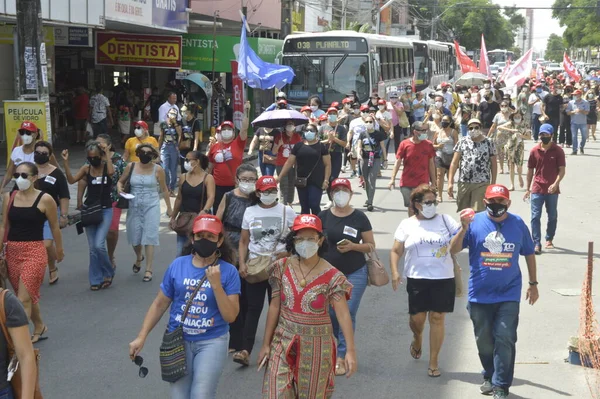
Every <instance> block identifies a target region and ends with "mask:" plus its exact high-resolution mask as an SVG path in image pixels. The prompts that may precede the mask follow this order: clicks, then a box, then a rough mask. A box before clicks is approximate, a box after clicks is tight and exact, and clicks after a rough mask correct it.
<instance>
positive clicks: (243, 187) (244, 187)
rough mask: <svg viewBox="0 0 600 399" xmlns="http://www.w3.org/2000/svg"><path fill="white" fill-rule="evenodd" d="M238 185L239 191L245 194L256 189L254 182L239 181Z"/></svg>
mask: <svg viewBox="0 0 600 399" xmlns="http://www.w3.org/2000/svg"><path fill="white" fill-rule="evenodd" d="M238 187H239V188H240V191H241V192H243V193H244V194H246V195H250V194H252V193H253V192H254V191H256V183H246V182H240V184H239V186H238ZM261 198H262V197H261Z"/></svg>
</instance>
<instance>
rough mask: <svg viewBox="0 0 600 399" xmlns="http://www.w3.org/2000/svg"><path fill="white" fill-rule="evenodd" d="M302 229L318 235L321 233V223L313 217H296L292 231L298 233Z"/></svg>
mask: <svg viewBox="0 0 600 399" xmlns="http://www.w3.org/2000/svg"><path fill="white" fill-rule="evenodd" d="M303 229H313V230H316V231H318V232H319V233H322V232H323V223H322V222H321V219H319V218H318V217H317V216H315V215H298V216H296V219H295V220H294V225H293V226H292V231H300V230H303Z"/></svg>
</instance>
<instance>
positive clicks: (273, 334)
mask: <svg viewBox="0 0 600 399" xmlns="http://www.w3.org/2000/svg"><path fill="white" fill-rule="evenodd" d="M326 245H327V241H326V240H325V238H324V236H323V227H322V224H321V220H320V219H319V218H318V217H317V216H314V215H300V216H298V217H297V218H296V220H295V221H294V225H293V227H292V232H291V233H290V234H289V235H288V237H287V250H288V252H291V253H292V254H293V255H294V256H291V257H289V258H284V259H281V260H279V261H277V262H275V264H274V269H273V271H272V274H271V277H270V279H269V282H270V283H271V286H272V289H273V293H272V299H271V304H270V306H269V313H268V315H267V326H266V330H265V336H264V341H263V346H262V349H261V350H260V353H259V355H258V360H259V364H261V365H262V364H263V363H264V362H266V361H268V365H267V369H266V372H265V378H264V383H263V398H264V399H327V398H330V397H331V395H332V394H333V390H334V379H335V376H334V368H335V361H336V347H335V339H334V337H333V328H332V326H331V319H330V318H329V317H328V310H329V305H332V306H333V308H334V310H335V313H336V317H337V319H338V321H339V323H340V326H341V328H342V331H343V333H344V337H346V344H347V352H346V357H345V363H346V370H347V373H346V376H347V377H350V376H351V375H352V374H353V373H354V372H355V371H356V365H357V364H356V351H355V349H354V332H353V330H352V321H351V319H350V312H349V310H348V303H347V300H348V299H349V298H350V293H351V290H352V285H351V284H350V283H349V282H348V280H347V279H346V277H345V276H344V275H343V274H342V273H341V272H340V271H338V270H337V269H336V268H335V267H333V266H332V265H330V264H329V263H328V262H327V261H326V260H324V259H323V258H321V254H322V253H324V252H325V251H326V249H327V248H325V247H326Z"/></svg>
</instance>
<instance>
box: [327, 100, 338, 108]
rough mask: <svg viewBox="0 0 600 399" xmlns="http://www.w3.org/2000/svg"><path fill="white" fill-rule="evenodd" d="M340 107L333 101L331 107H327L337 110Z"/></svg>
mask: <svg viewBox="0 0 600 399" xmlns="http://www.w3.org/2000/svg"><path fill="white" fill-rule="evenodd" d="M339 106H340V103H339V102H337V101H334V102H332V103H331V105H330V106H329V108H338V107H339Z"/></svg>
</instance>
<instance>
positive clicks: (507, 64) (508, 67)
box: [498, 58, 510, 82]
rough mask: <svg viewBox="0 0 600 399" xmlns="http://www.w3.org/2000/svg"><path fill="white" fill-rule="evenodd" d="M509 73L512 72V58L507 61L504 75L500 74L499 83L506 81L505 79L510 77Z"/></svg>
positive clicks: (503, 71)
mask: <svg viewBox="0 0 600 399" xmlns="http://www.w3.org/2000/svg"><path fill="white" fill-rule="evenodd" d="M508 71H510V58H509V59H507V60H506V65H505V66H504V69H503V70H502V73H501V74H500V77H499V78H498V81H499V82H503V81H504V78H506V75H508Z"/></svg>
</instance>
